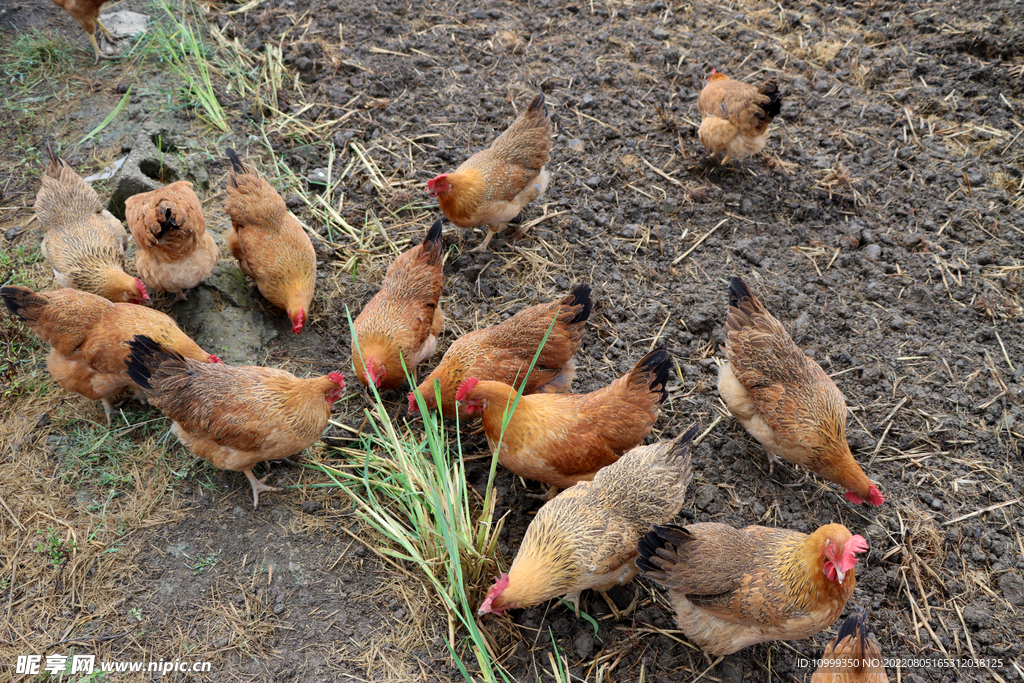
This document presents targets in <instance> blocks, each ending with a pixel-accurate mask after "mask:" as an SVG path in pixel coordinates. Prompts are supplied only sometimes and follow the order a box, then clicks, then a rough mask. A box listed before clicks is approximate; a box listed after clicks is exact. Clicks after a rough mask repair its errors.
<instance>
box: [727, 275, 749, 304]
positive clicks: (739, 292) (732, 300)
mask: <svg viewBox="0 0 1024 683" xmlns="http://www.w3.org/2000/svg"><path fill="white" fill-rule="evenodd" d="M753 298H754V295H753V294H751V293H750V289H749V288H748V287H747V283H745V282H744V281H743V280H741V279H739V278H738V277H731V278H729V306H730V307H732V308H739V307H740V305H741V304H743V303H744V302H745V301H748V300H750V299H753Z"/></svg>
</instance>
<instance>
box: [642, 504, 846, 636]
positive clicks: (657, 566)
mask: <svg viewBox="0 0 1024 683" xmlns="http://www.w3.org/2000/svg"><path fill="white" fill-rule="evenodd" d="M854 539H857V540H859V542H861V543H863V539H861V538H860V537H859V536H857V537H854V536H852V534H850V531H849V530H848V529H847V528H846V527H844V526H842V525H840V524H827V525H825V526H823V527H821V528H819V529H818V530H816V531H815V532H814V533H813V534H810V535H807V534H802V533H800V532H798V531H790V530H787V529H770V528H767V527H760V526H750V527H747V528H745V529H734V528H733V527H731V526H728V525H726V524H718V523H701V524H690V525H688V526H686V527H678V526H675V525H665V526H656V527H654V529H653V530H652V531H650V532H649V533H647V534H646V535H645V536H644V537H643V538H642V539H641V541H640V543H638V545H637V549H638V551H639V558H638V559H637V566H638V567H639V568H640V570H641V571H642V572H643V573H644V575H645V576H647V577H648V578H650V579H652V580H654V581H657V582H658V583H659V584H661V585H662V586H664V587H665V588H667V589H668V591H669V599H670V601H671V602H672V604H673V605H674V606H675V608H676V624H677V625H678V626H679V628H680V629H681V630H682V631H683V633H685V634H686V636H687V638H689V639H690V640H691V641H693V642H694V643H696V644H697V645H699V646H700V647H702V648H703V649H704V650H706V651H707V652H709V653H710V654H712V655H727V654H732V653H733V652H736V651H737V650H740V649H742V648H744V647H747V646H749V645H753V644H756V643H762V642H767V641H770V640H799V639H801V638H808V637H810V636H812V635H814V634H815V633H818V632H819V631H821V630H822V629H825V628H827V627H828V626H829V625H830V624H832V622H834V621H835V620H836V619H837V618H838V617H839V615H840V614H841V613H842V611H843V607H844V606H845V605H846V602H847V600H849V598H850V596H851V595H852V594H853V589H854V586H855V585H856V577H855V574H854V570H853V568H852V564H851V565H850V568H849V570H848V571H847V572H846V575H845V578H844V580H842V581H841V582H840V581H834V580H830V579H829V578H828V577H827V576H826V573H825V571H824V569H825V562H826V558H825V557H824V556H823V551H824V548H825V545H826V544H832V546H833V547H835V548H837V549H838V552H839V553H842V552H843V550H844V547H845V546H846V545H847V544H851V547H855V546H856V545H857V540H854ZM865 547H866V546H865ZM847 550H850V549H847ZM856 552H862V550H858V551H856ZM854 557H855V553H854ZM855 561H856V560H855V559H854V560H853V562H855Z"/></svg>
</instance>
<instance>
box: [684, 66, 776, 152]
mask: <svg viewBox="0 0 1024 683" xmlns="http://www.w3.org/2000/svg"><path fill="white" fill-rule="evenodd" d="M697 108H698V109H699V110H700V116H701V122H700V129H699V130H698V131H697V137H699V138H700V141H701V142H702V143H703V144H704V146H705V147H707V148H708V149H710V150H711V152H712V153H713V154H724V155H725V156H724V157H723V158H722V163H723V164H724V163H726V162H727V161H729V159H730V158H732V159H744V158H746V157H748V156H750V155H751V154H757V153H758V152H760V151H761V148H762V147H764V143H765V142H766V141H767V140H768V126H770V125H771V122H772V120H773V119H774V118H775V117H776V116H778V115H779V111H780V110H781V109H782V93H780V92H779V86H778V85H776V83H775V81H767V82H766V83H765V84H764V85H762V86H760V87H757V86H754V85H750V84H749V83H742V82H740V81H734V80H733V79H731V78H729V77H728V76H726V75H725V74H723V73H719V72H717V71H715V70H714V69H712V70H711V75H709V76H708V83H707V85H705V86H704V89H703V90H701V91H700V97H699V98H698V100H697Z"/></svg>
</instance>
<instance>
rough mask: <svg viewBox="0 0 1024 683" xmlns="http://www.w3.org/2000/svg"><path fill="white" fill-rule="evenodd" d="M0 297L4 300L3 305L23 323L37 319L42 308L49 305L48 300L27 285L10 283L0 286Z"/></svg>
mask: <svg viewBox="0 0 1024 683" xmlns="http://www.w3.org/2000/svg"><path fill="white" fill-rule="evenodd" d="M0 298H2V299H3V300H4V306H6V307H7V310H8V311H10V312H11V315H13V316H14V317H15V318H17V319H18V320H20V321H21V322H23V323H30V324H31V323H34V322H36V321H37V320H39V316H40V314H41V313H42V310H41V309H43V308H45V307H46V306H48V305H49V303H50V301H49V299H47V298H46V297H45V296H43V295H42V294H37V293H36V292H33V291H32V290H31V289H29V288H28V287H19V286H17V285H12V286H9V287H0Z"/></svg>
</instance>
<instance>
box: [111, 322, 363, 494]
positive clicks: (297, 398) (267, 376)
mask: <svg viewBox="0 0 1024 683" xmlns="http://www.w3.org/2000/svg"><path fill="white" fill-rule="evenodd" d="M129 346H130V347H131V354H130V356H129V358H128V361H127V366H128V375H129V377H131V378H132V380H133V381H135V383H136V384H138V385H139V386H140V387H141V388H142V390H143V392H144V393H145V394H146V397H147V398H148V399H149V401H150V403H152V404H153V405H155V406H156V407H157V408H159V409H160V410H161V411H163V414H164V415H165V416H167V417H168V418H170V419H171V420H172V421H173V424H172V425H171V432H173V433H174V435H175V436H177V437H178V440H180V441H181V443H182V444H183V445H184V446H185V448H187V449H188V450H190V451H192V452H193V453H195V454H196V455H198V456H199V457H201V458H205V459H206V460H208V461H210V462H211V463H212V464H213V465H215V466H216V467H219V468H221V469H225V470H232V471H234V472H244V473H245V476H246V478H248V480H249V485H250V486H252V505H253V507H254V508H256V507H258V506H259V504H260V492H261V491H279V490H280V489H278V488H276V487H274V486H267V484H266V483H265V480H266V477H264V478H263V480H260V479H257V478H256V475H254V474H253V473H252V468H253V466H254V465H256V463H258V462H262V461H265V460H273V459H279V458H284V457H287V456H289V455H294V454H296V453H299V452H301V451H303V450H305V449H306V448H308V447H309V446H311V445H313V443H314V442H315V441H316V440H317V439H319V438H320V435H321V434H323V431H324V429H325V428H326V427H327V420H328V419H329V418H330V416H331V408H332V407H333V406H334V402H335V401H337V400H338V399H339V398H340V397H341V390H342V389H343V388H344V387H345V380H344V378H343V377H342V376H341V373H337V372H332V373H330V374H328V375H324V376H322V377H312V378H309V379H299V378H298V377H296V376H295V375H293V374H291V373H290V372H286V371H284V370H278V369H276V368H261V367H255V366H243V367H233V366H230V365H206V364H203V363H197V362H196V361H194V360H191V359H187V358H184V357H183V356H182V355H181V354H180V353H178V352H176V351H173V350H170V349H165V348H164V347H162V346H161V345H160V344H158V343H157V342H155V341H153V340H152V339H150V338H149V337H146V336H143V335H139V336H136V337H135V338H134V339H133V340H132V341H131V342H129Z"/></svg>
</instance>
